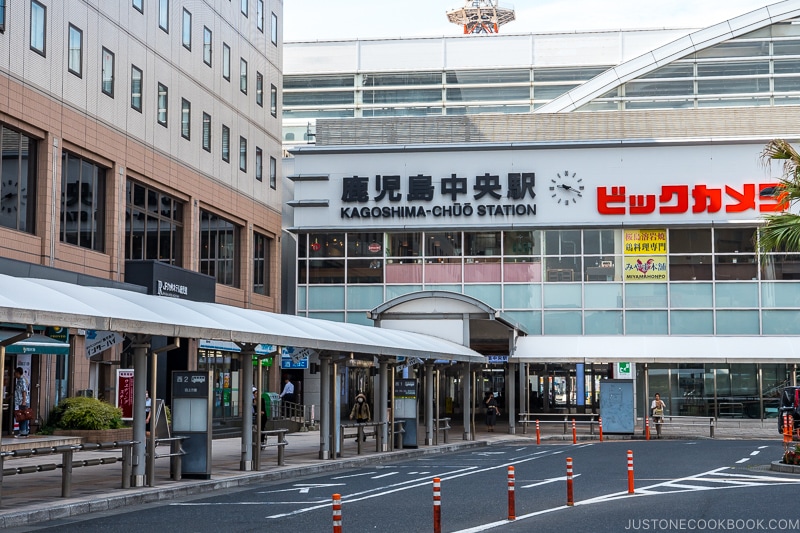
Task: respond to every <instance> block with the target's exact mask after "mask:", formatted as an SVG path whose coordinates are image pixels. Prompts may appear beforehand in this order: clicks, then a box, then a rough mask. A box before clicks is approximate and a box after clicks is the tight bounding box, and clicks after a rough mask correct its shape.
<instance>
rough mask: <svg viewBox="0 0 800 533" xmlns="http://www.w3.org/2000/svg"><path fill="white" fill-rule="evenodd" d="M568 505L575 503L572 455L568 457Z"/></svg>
mask: <svg viewBox="0 0 800 533" xmlns="http://www.w3.org/2000/svg"><path fill="white" fill-rule="evenodd" d="M567 505H575V500H574V498H573V497H572V457H567Z"/></svg>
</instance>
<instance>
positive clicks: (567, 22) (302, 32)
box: [283, 0, 777, 41]
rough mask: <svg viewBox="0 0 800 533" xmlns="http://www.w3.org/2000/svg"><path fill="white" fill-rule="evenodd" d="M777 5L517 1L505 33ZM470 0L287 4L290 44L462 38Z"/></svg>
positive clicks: (698, 18) (686, 20) (679, 23)
mask: <svg viewBox="0 0 800 533" xmlns="http://www.w3.org/2000/svg"><path fill="white" fill-rule="evenodd" d="M775 3H777V0H517V1H516V2H514V1H505V0H501V1H500V6H501V7H513V8H514V10H515V12H516V20H514V21H513V22H509V23H508V24H506V25H505V26H502V27H501V29H500V33H531V32H550V31H576V30H578V31H581V30H619V29H653V28H698V29H699V28H703V27H706V26H711V25H712V24H716V23H718V22H722V21H725V20H728V19H731V18H734V17H736V16H739V15H742V14H744V13H747V12H749V11H753V10H756V9H758V8H762V7H764V6H768V5H773V4H775ZM463 6H464V0H416V1H413V0H338V1H335V0H284V2H283V16H284V20H283V31H284V41H316V40H331V39H356V38H357V39H370V38H383V37H387V38H392V37H420V36H428V37H441V36H449V35H461V34H462V29H461V27H460V26H457V25H456V24H452V23H450V22H448V20H447V16H446V13H447V11H450V10H452V9H458V8H460V7H463Z"/></svg>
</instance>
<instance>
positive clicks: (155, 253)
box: [125, 180, 183, 266]
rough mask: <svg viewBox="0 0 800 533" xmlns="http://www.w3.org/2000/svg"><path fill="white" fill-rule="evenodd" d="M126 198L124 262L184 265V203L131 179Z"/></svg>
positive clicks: (127, 184) (127, 185)
mask: <svg viewBox="0 0 800 533" xmlns="http://www.w3.org/2000/svg"><path fill="white" fill-rule="evenodd" d="M125 197H126V212H125V259H133V260H140V259H153V260H156V261H161V262H164V263H167V264H170V265H176V266H183V264H182V259H181V255H182V251H183V202H180V201H178V200H176V199H174V198H172V197H171V196H169V195H167V194H164V193H161V192H159V191H157V190H155V189H151V188H149V187H147V186H146V185H143V184H140V183H137V182H135V181H132V180H128V181H127V183H126V194H125Z"/></svg>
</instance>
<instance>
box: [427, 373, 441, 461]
mask: <svg viewBox="0 0 800 533" xmlns="http://www.w3.org/2000/svg"><path fill="white" fill-rule="evenodd" d="M434 384H435V382H434V380H433V363H425V445H426V446H432V445H433V431H434V430H433V418H434V413H433V389H434ZM436 418H439V417H438V416H437V417H436Z"/></svg>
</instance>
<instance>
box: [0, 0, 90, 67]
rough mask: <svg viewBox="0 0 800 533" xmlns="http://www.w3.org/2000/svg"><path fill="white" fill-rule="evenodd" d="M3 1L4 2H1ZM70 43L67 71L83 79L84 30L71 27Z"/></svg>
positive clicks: (71, 25)
mask: <svg viewBox="0 0 800 533" xmlns="http://www.w3.org/2000/svg"><path fill="white" fill-rule="evenodd" d="M0 1H2V0H0ZM68 33H69V43H68V45H67V46H68V48H69V50H68V52H67V56H68V58H69V59H68V60H67V70H69V72H71V73H72V74H75V75H76V76H78V77H79V78H82V77H83V30H81V29H79V28H78V27H76V26H75V25H73V24H70V25H69V32H68Z"/></svg>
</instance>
